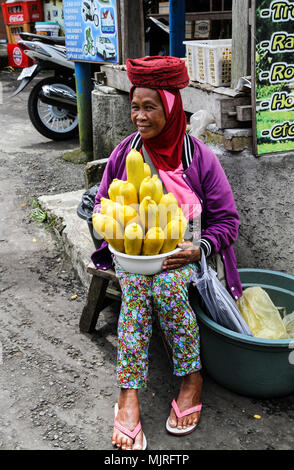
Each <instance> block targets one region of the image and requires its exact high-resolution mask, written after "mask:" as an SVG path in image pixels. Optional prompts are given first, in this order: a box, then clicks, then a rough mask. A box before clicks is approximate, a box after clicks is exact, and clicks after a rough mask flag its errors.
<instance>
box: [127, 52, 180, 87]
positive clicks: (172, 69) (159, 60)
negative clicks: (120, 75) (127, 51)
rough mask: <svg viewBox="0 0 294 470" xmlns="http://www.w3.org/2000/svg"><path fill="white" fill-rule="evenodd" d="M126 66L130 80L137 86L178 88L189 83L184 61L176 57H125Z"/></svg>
mask: <svg viewBox="0 0 294 470" xmlns="http://www.w3.org/2000/svg"><path fill="white" fill-rule="evenodd" d="M126 66H127V74H128V77H129V80H130V82H131V83H132V84H133V85H135V86H137V87H145V88H146V87H148V88H156V89H161V90H179V89H180V88H185V87H186V86H187V85H188V83H189V75H188V72H187V68H186V65H185V62H184V61H183V60H182V59H179V58H178V57H170V56H153V57H143V58H142V59H127V61H126Z"/></svg>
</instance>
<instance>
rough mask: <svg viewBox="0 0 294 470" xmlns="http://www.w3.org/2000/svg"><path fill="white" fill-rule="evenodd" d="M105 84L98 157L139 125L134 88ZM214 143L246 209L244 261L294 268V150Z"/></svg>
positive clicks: (96, 109)
mask: <svg viewBox="0 0 294 470" xmlns="http://www.w3.org/2000/svg"><path fill="white" fill-rule="evenodd" d="M106 88H108V87H106ZM106 88H105V89H104V91H107V90H106ZM101 90H103V88H100V89H99V90H94V91H93V93H92V103H93V136H94V159H95V160H96V159H103V158H107V157H108V156H109V155H110V153H111V151H112V149H113V148H114V147H115V146H116V145H117V144H118V143H119V142H120V141H121V140H122V139H123V138H124V137H126V136H127V135H129V134H130V133H131V132H133V131H134V127H133V124H132V122H131V120H130V103H129V97H128V94H127V93H124V92H121V93H116V91H115V89H109V90H108V93H105V92H103V91H101ZM209 145H210V147H211V148H212V149H213V151H214V152H215V154H216V155H217V156H218V158H219V160H220V162H221V164H222V166H223V168H224V170H225V172H226V175H227V177H228V180H229V182H230V184H231V187H232V190H233V193H234V195H235V201H236V205H237V208H238V210H239V214H240V219H241V225H240V232H239V238H238V241H237V242H236V245H235V251H236V255H237V261H238V266H239V267H255V268H262V269H273V270H277V271H283V272H286V273H288V274H294V243H293V226H294V192H293V187H294V152H292V154H290V153H289V154H283V155H276V156H261V157H259V158H256V157H254V156H253V155H252V154H251V153H250V151H249V150H243V151H242V152H231V151H228V150H226V149H225V148H224V147H223V146H216V145H214V144H209Z"/></svg>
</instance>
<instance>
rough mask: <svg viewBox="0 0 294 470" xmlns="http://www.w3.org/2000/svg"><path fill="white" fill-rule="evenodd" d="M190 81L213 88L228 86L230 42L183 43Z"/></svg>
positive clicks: (218, 40) (223, 40)
mask: <svg viewBox="0 0 294 470" xmlns="http://www.w3.org/2000/svg"><path fill="white" fill-rule="evenodd" d="M184 44H185V46H186V56H187V67H188V73H189V77H190V79H191V80H194V81H197V82H201V83H209V84H210V85H213V86H216V87H218V86H230V84H231V62H232V57H231V55H232V40H231V39H216V40H214V39H212V40H208V41H184Z"/></svg>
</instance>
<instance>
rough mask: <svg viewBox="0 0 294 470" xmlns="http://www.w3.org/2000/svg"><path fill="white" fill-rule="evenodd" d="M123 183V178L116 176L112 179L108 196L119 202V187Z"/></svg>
mask: <svg viewBox="0 0 294 470" xmlns="http://www.w3.org/2000/svg"><path fill="white" fill-rule="evenodd" d="M121 183H122V180H119V179H118V178H115V179H114V180H112V182H111V184H110V185H109V188H108V196H109V198H110V199H111V200H112V201H113V202H117V198H118V196H119V188H120V185H121Z"/></svg>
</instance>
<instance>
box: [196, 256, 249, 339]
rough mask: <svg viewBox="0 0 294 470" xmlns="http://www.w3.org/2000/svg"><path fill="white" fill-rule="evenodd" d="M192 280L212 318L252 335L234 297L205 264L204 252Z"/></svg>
mask: <svg viewBox="0 0 294 470" xmlns="http://www.w3.org/2000/svg"><path fill="white" fill-rule="evenodd" d="M192 281H193V282H195V283H196V287H197V289H198V291H199V294H200V295H201V297H202V299H203V301H204V303H205V305H206V308H207V310H208V312H209V313H210V315H211V317H212V318H213V320H214V321H215V322H216V323H218V324H219V325H221V326H224V327H225V328H228V329H229V330H233V331H236V332H237V333H241V334H244V335H248V336H252V333H251V331H250V328H249V327H248V325H247V324H246V322H245V321H244V319H243V317H242V315H241V314H240V312H239V310H238V308H237V306H236V303H235V301H234V299H233V298H232V297H231V295H230V294H229V292H228V291H227V289H226V288H225V287H224V286H223V285H222V284H221V282H220V281H219V279H218V278H217V273H216V272H215V271H214V270H213V269H212V268H211V267H210V266H207V263H206V258H205V255H204V253H203V252H202V254H201V261H200V270H199V271H195V272H194V275H193V278H192Z"/></svg>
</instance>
